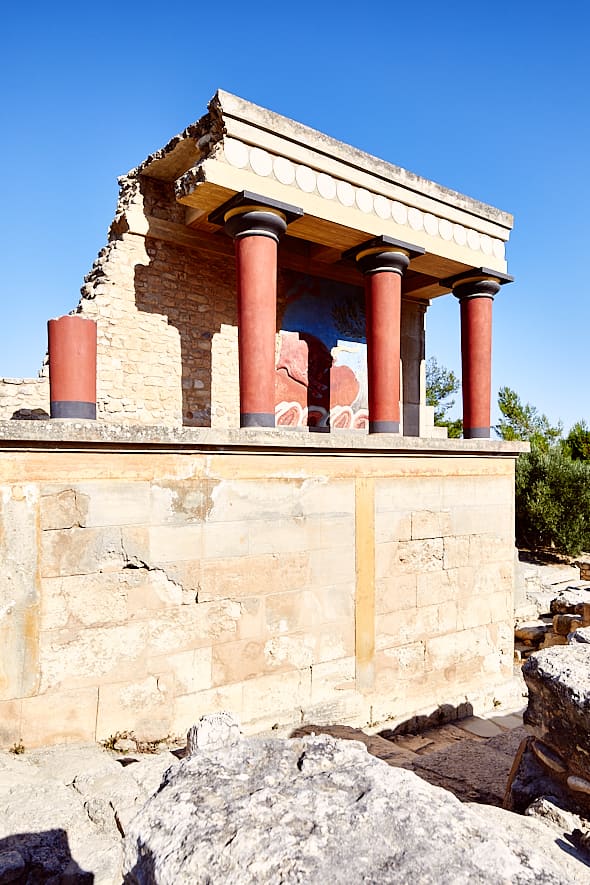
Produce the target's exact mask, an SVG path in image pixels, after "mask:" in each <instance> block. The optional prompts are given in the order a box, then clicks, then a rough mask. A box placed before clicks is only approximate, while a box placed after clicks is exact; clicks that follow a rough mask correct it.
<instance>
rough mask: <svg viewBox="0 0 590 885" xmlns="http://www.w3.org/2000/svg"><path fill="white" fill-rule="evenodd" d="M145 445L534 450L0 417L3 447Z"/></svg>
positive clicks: (491, 443)
mask: <svg viewBox="0 0 590 885" xmlns="http://www.w3.org/2000/svg"><path fill="white" fill-rule="evenodd" d="M31 448H33V449H47V448H58V449H62V450H63V449H79V448H83V449H93V448H99V449H103V450H104V449H117V450H129V449H135V450H137V449H139V450H142V449H145V450H156V451H158V450H161V451H183V450H184V451H200V450H204V451H207V450H208V451H228V450H229V451H232V450H235V451H237V452H239V451H256V450H258V449H263V450H265V451H266V452H268V451H269V450H270V451H273V452H286V453H292V452H303V451H305V452H310V453H315V454H317V453H320V454H324V453H325V454H339V455H350V454H376V455H379V454H384V455H385V454H389V455H416V456H421V455H441V456H445V457H453V456H465V455H482V456H490V455H493V456H499V457H509V458H515V457H517V456H518V455H520V454H521V453H522V452H528V451H529V444H528V443H525V442H507V441H505V440H493V439H426V438H419V437H410V436H406V437H404V436H397V435H395V434H383V435H371V436H369V435H368V434H366V433H358V432H357V433H354V432H350V431H345V430H334V431H332V432H331V433H315V432H312V431H305V430H290V429H288V428H273V429H262V428H260V429H258V428H257V429H253V428H242V429H235V430H222V429H217V428H212V427H170V426H158V425H139V424H107V423H106V422H102V421H87V422H86V421H80V420H77V419H59V420H55V419H54V420H51V421H17V420H12V421H0V450H4V451H6V450H14V449H31Z"/></svg>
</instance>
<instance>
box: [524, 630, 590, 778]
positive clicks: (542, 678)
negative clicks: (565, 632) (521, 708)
mask: <svg viewBox="0 0 590 885" xmlns="http://www.w3.org/2000/svg"><path fill="white" fill-rule="evenodd" d="M522 672H523V675H524V678H525V681H526V684H527V686H528V689H529V701H528V707H527V709H526V711H525V713H524V717H523V718H524V723H525V725H526V726H527V728H528V730H529V731H532V732H533V733H534V734H535V735H536V736H537V737H539V738H540V739H541V741H542V742H543V743H544V744H546V745H548V746H549V747H550V748H551V749H553V750H555V751H556V753H557V754H558V756H559V757H561V759H563V760H567V767H568V772H569V774H570V775H574V776H578V777H580V778H585V779H587V778H588V776H589V774H590V766H589V763H588V760H589V759H590V647H588V645H587V644H585V643H578V642H576V643H572V644H570V645H565V646H555V647H554V648H549V649H546V650H544V651H540V652H537V653H536V654H534V655H531V657H530V658H528V660H527V661H526V663H525V664H524V666H523V668H522Z"/></svg>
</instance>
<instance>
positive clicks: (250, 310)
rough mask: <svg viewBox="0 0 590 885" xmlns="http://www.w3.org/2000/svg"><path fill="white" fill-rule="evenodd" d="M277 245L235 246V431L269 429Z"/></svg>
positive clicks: (263, 240)
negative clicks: (237, 368) (237, 420)
mask: <svg viewBox="0 0 590 885" xmlns="http://www.w3.org/2000/svg"><path fill="white" fill-rule="evenodd" d="M277 242H278V241H277V240H275V239H274V238H273V237H268V236H256V235H251V236H244V237H239V238H237V239H236V241H235V249H236V266H237V275H238V350H239V366H240V426H241V427H253V426H254V427H274V424H275V376H274V369H275V333H276V285H277Z"/></svg>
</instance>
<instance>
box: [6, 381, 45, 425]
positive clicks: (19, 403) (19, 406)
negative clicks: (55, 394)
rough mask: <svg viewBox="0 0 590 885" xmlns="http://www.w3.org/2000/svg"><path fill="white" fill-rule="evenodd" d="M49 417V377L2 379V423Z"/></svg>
mask: <svg viewBox="0 0 590 885" xmlns="http://www.w3.org/2000/svg"><path fill="white" fill-rule="evenodd" d="M48 417H49V376H48V374H47V372H45V374H43V375H42V376H41V377H39V378H0V421H10V420H11V419H12V418H23V419H29V420H31V419H33V420H35V419H44V418H48Z"/></svg>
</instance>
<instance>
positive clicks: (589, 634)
mask: <svg viewBox="0 0 590 885" xmlns="http://www.w3.org/2000/svg"><path fill="white" fill-rule="evenodd" d="M572 640H573V641H574V642H584V643H586V644H588V643H590V627H578V628H577V629H576V630H574V632H573V633H572Z"/></svg>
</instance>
